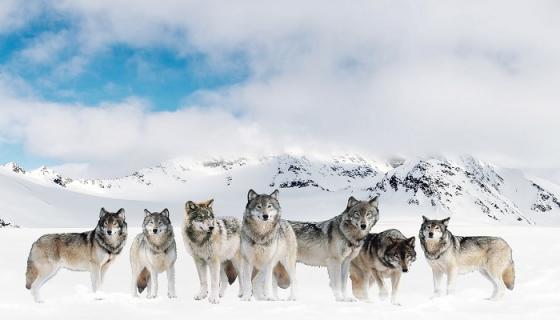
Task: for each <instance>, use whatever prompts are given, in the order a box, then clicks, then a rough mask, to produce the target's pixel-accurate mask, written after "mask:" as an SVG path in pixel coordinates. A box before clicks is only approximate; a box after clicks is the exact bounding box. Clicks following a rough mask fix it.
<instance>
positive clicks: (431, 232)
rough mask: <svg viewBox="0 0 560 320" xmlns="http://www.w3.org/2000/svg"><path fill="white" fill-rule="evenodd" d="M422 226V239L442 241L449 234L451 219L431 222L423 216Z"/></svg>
mask: <svg viewBox="0 0 560 320" xmlns="http://www.w3.org/2000/svg"><path fill="white" fill-rule="evenodd" d="M422 219H423V220H422V226H421V227H420V237H421V238H424V239H433V240H441V239H442V238H443V237H444V236H445V235H446V233H447V226H448V225H449V219H451V218H445V219H443V220H430V219H428V218H426V217H425V216H422Z"/></svg>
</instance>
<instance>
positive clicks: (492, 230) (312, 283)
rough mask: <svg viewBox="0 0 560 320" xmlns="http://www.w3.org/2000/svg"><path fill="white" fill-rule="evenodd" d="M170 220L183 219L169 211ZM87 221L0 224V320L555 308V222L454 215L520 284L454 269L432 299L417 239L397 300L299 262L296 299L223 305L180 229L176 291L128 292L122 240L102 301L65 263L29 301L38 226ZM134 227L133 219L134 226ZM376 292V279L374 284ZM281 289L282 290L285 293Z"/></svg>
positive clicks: (229, 297)
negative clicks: (506, 251) (498, 295)
mask: <svg viewBox="0 0 560 320" xmlns="http://www.w3.org/2000/svg"><path fill="white" fill-rule="evenodd" d="M382 221H383V222H381V223H379V224H378V225H376V226H375V227H374V231H381V230H384V229H387V228H392V227H396V228H399V229H401V230H402V231H403V232H404V233H405V235H410V236H412V235H416V234H417V232H418V225H419V221H414V220H411V219H394V220H393V219H391V218H387V217H383V216H382ZM174 223H175V225H176V229H178V226H179V225H180V220H178V219H174ZM81 230H85V229H52V228H49V229H44V228H40V229H28V228H21V229H15V228H6V229H2V230H0V244H1V247H2V250H1V252H2V259H1V260H0V271H1V272H0V283H1V284H2V289H1V290H0V315H1V318H2V319H100V318H104V319H112V318H121V319H122V317H127V318H129V319H178V318H182V319H190V318H194V317H201V318H207V319H219V318H225V317H231V318H232V319H241V318H242V319H338V318H340V319H358V318H362V317H363V319H368V318H374V317H375V318H376V319H389V318H391V319H411V318H415V319H449V318H450V317H451V318H453V319H556V317H557V315H558V314H559V313H560V303H559V302H560V293H559V292H560V281H558V279H560V268H559V267H558V265H557V263H559V262H560V256H558V252H560V228H556V227H553V228H552V227H551V228H547V227H535V226H528V227H517V226H481V225H472V224H462V223H454V222H453V221H452V222H451V230H452V231H454V232H455V233H456V234H459V235H482V234H484V235H496V236H501V237H503V238H505V239H506V240H507V241H508V242H509V243H510V245H511V246H512V247H513V254H514V260H515V263H516V278H517V279H516V284H515V289H514V290H513V291H508V292H507V293H506V296H505V298H504V299H503V300H501V301H498V302H491V301H487V300H485V298H486V297H488V296H489V295H490V293H491V286H490V284H489V283H488V282H487V281H486V280H485V279H483V278H482V276H481V275H479V274H475V273H473V274H469V275H465V276H462V277H460V278H459V281H458V284H457V293H456V294H455V295H454V296H451V297H442V298H436V299H430V296H431V291H432V278H431V271H430V269H429V267H428V265H427V263H426V261H425V260H424V257H423V255H422V253H421V249H420V248H417V252H418V259H417V261H416V262H415V263H414V264H413V267H412V270H411V271H410V273H409V274H405V275H404V277H403V280H402V287H401V288H402V289H401V303H402V306H393V305H391V304H389V303H388V302H387V301H382V302H379V301H377V302H375V303H361V302H357V303H339V302H335V301H334V299H333V297H332V294H331V291H330V289H329V286H328V277H327V272H326V270H325V269H323V268H312V267H307V266H303V265H298V270H297V274H298V280H299V299H298V301H295V302H285V301H278V302H260V301H253V302H241V301H239V300H238V299H237V297H236V291H237V283H235V284H234V285H233V287H232V288H230V290H229V291H228V292H227V293H226V297H225V299H223V301H222V303H221V304H220V305H211V304H209V303H208V302H206V301H194V300H193V295H194V294H195V293H196V292H197V289H198V278H197V275H196V270H195V267H194V263H193V262H192V259H191V257H190V256H189V255H188V254H187V253H186V251H185V250H184V246H183V244H182V240H181V237H180V236H178V237H177V240H178V241H177V243H178V252H179V257H178V260H177V265H176V267H177V294H178V296H179V297H178V299H175V300H169V299H168V298H167V297H166V295H165V293H166V290H167V289H166V282H165V275H161V276H160V292H159V293H160V297H159V298H158V299H156V300H150V301H149V300H146V299H145V298H140V299H134V298H132V297H131V295H130V293H129V290H130V289H129V288H130V271H129V261H128V249H129V245H130V241H129V242H128V245H127V247H126V250H125V251H123V254H122V255H121V256H120V257H119V259H118V260H117V261H116V262H115V264H114V266H113V267H112V268H111V269H109V271H108V273H107V276H106V281H105V286H104V294H103V297H104V299H103V300H96V299H95V297H94V296H93V294H92V293H91V289H90V280H89V275H88V274H87V273H80V272H71V271H65V270H64V271H61V272H60V273H59V274H57V275H56V276H55V277H54V278H53V279H51V280H50V281H49V282H48V283H47V284H46V285H45V286H44V287H43V297H44V298H45V300H46V303H44V304H35V303H33V302H32V298H31V295H30V294H29V292H28V290H26V289H25V287H24V282H25V277H24V273H25V263H26V259H27V254H28V250H29V247H30V246H31V244H32V243H33V241H35V239H36V238H37V237H39V236H40V235H41V234H43V233H50V232H69V231H81ZM137 232H139V229H138V228H131V229H130V235H131V236H132V235H134V234H135V233H137ZM372 290H373V292H376V289H375V288H372ZM282 294H283V295H284V296H286V294H287V292H282Z"/></svg>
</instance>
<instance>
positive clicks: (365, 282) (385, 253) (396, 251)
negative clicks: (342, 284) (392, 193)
mask: <svg viewBox="0 0 560 320" xmlns="http://www.w3.org/2000/svg"><path fill="white" fill-rule="evenodd" d="M414 240H415V238H414V237H411V238H406V237H405V236H404V235H403V234H402V233H401V232H400V231H399V230H396V229H390V230H385V231H383V232H380V233H370V234H368V236H367V237H366V239H365V240H364V245H363V247H362V250H361V251H360V254H359V255H358V256H357V257H356V258H355V259H354V260H352V265H351V266H350V279H351V280H352V292H353V293H354V296H355V297H356V298H358V299H360V300H363V301H369V295H368V290H369V287H370V285H371V284H372V283H373V282H374V281H375V282H376V283H377V286H378V287H379V296H380V297H381V298H385V297H387V294H388V293H387V288H386V286H385V280H384V279H385V278H390V279H391V287H392V288H391V303H392V304H396V305H399V304H400V303H399V300H398V293H399V285H400V281H401V275H402V273H403V272H408V270H409V269H410V265H411V264H412V262H414V260H416V251H415V250H414V242H415V241H414Z"/></svg>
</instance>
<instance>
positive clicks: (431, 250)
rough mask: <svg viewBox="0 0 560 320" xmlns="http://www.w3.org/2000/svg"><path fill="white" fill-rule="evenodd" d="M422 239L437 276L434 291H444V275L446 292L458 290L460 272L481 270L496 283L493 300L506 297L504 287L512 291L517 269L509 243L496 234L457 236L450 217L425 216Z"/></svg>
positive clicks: (426, 254) (491, 297)
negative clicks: (452, 228)
mask: <svg viewBox="0 0 560 320" xmlns="http://www.w3.org/2000/svg"><path fill="white" fill-rule="evenodd" d="M422 219H423V221H422V226H421V227H420V232H419V238H420V244H421V245H422V250H424V254H425V256H426V260H427V261H428V264H429V265H430V267H431V268H432V273H433V277H434V294H435V296H439V295H441V294H442V289H441V283H442V280H443V275H444V274H445V275H446V276H447V294H452V293H453V292H454V290H455V280H456V278H457V275H458V274H462V273H467V272H471V271H479V272H480V273H481V274H482V275H483V276H484V277H486V278H487V279H488V280H490V282H492V285H493V286H494V291H493V293H492V295H491V296H490V298H489V299H490V300H498V299H500V298H502V297H503V295H504V292H505V288H508V289H509V290H513V287H514V283H515V268H514V262H513V258H512V250H511V247H510V246H509V244H508V243H507V242H506V241H505V240H504V239H502V238H497V237H460V236H454V235H453V234H452V233H451V231H449V229H448V228H447V227H448V225H449V220H450V218H445V219H443V220H431V219H428V218H426V217H425V216H422Z"/></svg>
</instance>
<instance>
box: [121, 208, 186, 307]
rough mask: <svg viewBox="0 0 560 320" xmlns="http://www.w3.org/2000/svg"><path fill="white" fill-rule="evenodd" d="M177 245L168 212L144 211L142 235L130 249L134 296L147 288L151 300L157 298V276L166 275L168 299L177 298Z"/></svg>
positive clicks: (164, 210)
mask: <svg viewBox="0 0 560 320" xmlns="http://www.w3.org/2000/svg"><path fill="white" fill-rule="evenodd" d="M176 260H177V245H176V243H175V236H174V234H173V226H172V225H171V220H169V210H167V209H163V211H162V212H153V213H152V212H150V211H148V210H147V209H146V210H144V221H143V222H142V233H140V234H138V235H137V236H136V238H134V242H133V243H132V246H131V247H130V267H131V269H132V295H133V296H135V297H137V296H138V292H140V293H142V292H143V291H144V289H145V288H146V287H147V288H148V296H147V297H148V299H152V298H155V297H157V292H158V274H159V273H162V272H166V273H167V284H168V285H167V296H168V297H169V298H176V297H177V296H176V295H175V261H176Z"/></svg>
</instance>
